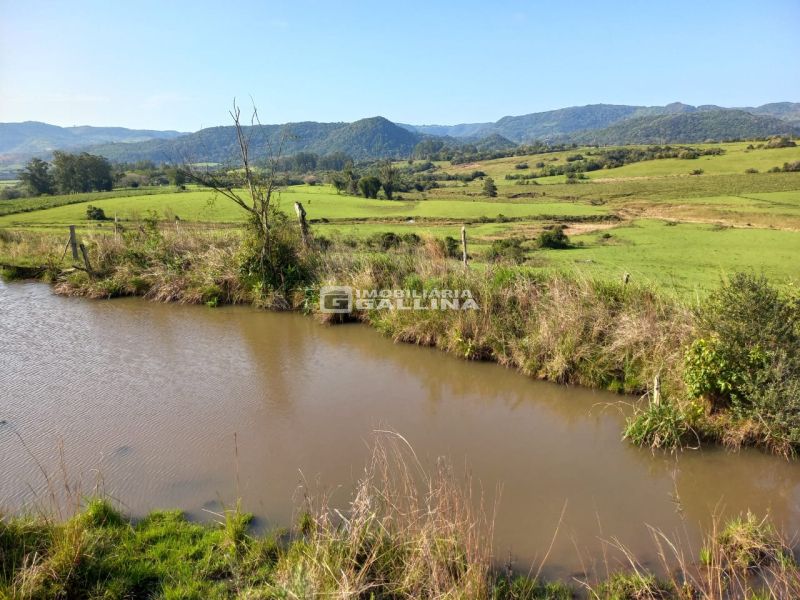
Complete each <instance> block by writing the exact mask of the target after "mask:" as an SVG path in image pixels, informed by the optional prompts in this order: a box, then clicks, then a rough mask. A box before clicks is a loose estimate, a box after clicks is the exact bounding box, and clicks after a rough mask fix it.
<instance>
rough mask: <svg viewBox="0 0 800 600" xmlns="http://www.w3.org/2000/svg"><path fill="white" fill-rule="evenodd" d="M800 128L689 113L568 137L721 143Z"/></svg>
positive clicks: (718, 113) (738, 115)
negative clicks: (709, 141) (712, 141)
mask: <svg viewBox="0 0 800 600" xmlns="http://www.w3.org/2000/svg"><path fill="white" fill-rule="evenodd" d="M798 134H800V128H798V127H797V126H796V125H793V124H792V123H789V122H787V121H783V120H781V119H777V118H775V117H767V116H759V115H753V114H750V113H747V112H744V111H741V110H707V111H697V112H689V113H678V114H669V115H660V116H655V117H636V118H632V119H627V120H625V121H622V122H620V123H616V124H614V125H611V126H610V127H606V128H605V129H601V130H597V131H586V132H583V133H578V134H575V135H573V136H571V137H570V139H572V140H573V141H575V142H578V143H582V144H602V145H620V144H663V143H675V142H703V141H706V140H714V141H722V140H732V139H753V138H763V137H768V136H771V135H798Z"/></svg>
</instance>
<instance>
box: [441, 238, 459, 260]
mask: <svg viewBox="0 0 800 600" xmlns="http://www.w3.org/2000/svg"><path fill="white" fill-rule="evenodd" d="M444 254H445V256H447V257H448V258H461V248H460V244H459V241H458V240H457V239H455V238H454V237H451V236H449V235H448V236H447V237H445V238H444Z"/></svg>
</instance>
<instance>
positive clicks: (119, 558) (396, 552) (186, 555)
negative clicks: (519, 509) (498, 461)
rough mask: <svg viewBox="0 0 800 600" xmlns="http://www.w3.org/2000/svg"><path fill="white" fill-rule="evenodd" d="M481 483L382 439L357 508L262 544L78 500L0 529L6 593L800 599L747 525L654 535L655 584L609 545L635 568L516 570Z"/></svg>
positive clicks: (796, 575) (767, 541) (236, 528)
mask: <svg viewBox="0 0 800 600" xmlns="http://www.w3.org/2000/svg"><path fill="white" fill-rule="evenodd" d="M476 487H477V486H473V485H472V484H471V482H470V481H469V479H465V478H463V477H460V476H458V475H457V474H456V473H455V472H454V470H453V469H452V467H451V466H450V465H449V464H448V463H447V462H446V461H443V460H440V461H439V462H438V463H437V464H436V465H435V466H434V467H433V468H432V469H426V468H424V466H423V465H421V464H420V463H419V462H418V461H417V458H416V456H415V454H414V452H413V450H412V449H411V448H410V446H408V445H407V444H406V442H405V440H404V439H403V438H402V437H401V436H399V435H397V434H391V433H387V432H380V433H378V434H376V439H375V442H374V445H373V451H372V454H371V456H370V458H369V460H368V462H367V464H366V467H365V469H364V472H363V475H362V476H361V478H360V479H359V481H358V482H357V483H356V484H355V486H354V490H353V493H352V495H351V499H350V502H349V503H348V504H347V505H344V506H341V507H334V506H331V505H330V503H329V501H328V499H327V497H326V496H324V495H314V494H313V493H311V492H309V491H308V490H305V493H304V494H300V495H299V497H300V498H301V499H300V501H299V503H298V505H297V518H296V524H295V526H294V527H292V528H290V529H288V530H281V531H275V532H273V533H271V534H268V535H261V536H256V535H251V534H250V533H249V529H248V523H249V521H250V516H249V515H247V514H246V513H243V512H242V511H241V509H240V507H239V506H238V505H237V506H235V507H233V508H231V509H230V510H226V511H224V512H222V513H220V514H218V515H217V522H216V523H214V524H211V525H202V524H195V523H190V522H188V521H187V520H186V519H185V518H184V517H183V515H182V514H181V513H180V512H178V511H172V512H156V513H151V514H150V515H148V516H146V517H144V518H143V519H140V520H137V521H132V520H130V519H129V518H127V517H125V516H123V515H122V514H121V513H120V512H119V511H117V510H116V509H115V508H114V507H113V505H112V503H111V502H109V501H107V500H103V499H99V498H94V499H88V500H82V501H77V500H76V501H75V504H74V505H73V510H74V515H73V516H71V517H68V518H65V519H62V518H58V517H54V516H53V515H54V514H55V512H54V511H50V512H48V511H47V510H42V511H40V512H38V513H35V514H32V515H31V516H8V515H7V516H5V517H2V518H0V597H2V598H9V599H14V600H16V599H20V600H21V599H52V598H119V599H122V598H125V599H139V598H197V599H207V598H220V599H221V598H237V599H245V598H247V599H255V598H270V599H272V598H341V599H361V598H372V599H376V600H384V599H385V600H390V599H391V600H396V599H398V598H400V599H408V600H412V599H414V600H417V599H420V600H422V599H445V598H463V599H470V600H472V599H475V600H483V599H485V600H506V599H507V600H525V599H531V600H532V599H554V600H555V599H559V600H560V599H566V598H573V597H585V598H596V599H604V600H641V599H675V600H684V599H698V600H712V599H713V600H722V599H737V600H738V599H741V600H751V599H754V598H765V599H766V598H774V599H790V598H797V597H798V595H800V571H798V566H797V563H796V561H795V559H794V557H793V555H792V553H791V550H790V548H789V542H790V541H791V540H786V539H785V538H783V537H782V536H781V535H779V533H778V532H777V531H776V530H775V529H774V527H773V526H772V525H771V524H770V523H769V521H768V520H766V519H760V518H757V517H755V516H753V515H751V514H745V515H742V516H740V517H738V518H735V519H733V520H731V521H729V522H728V523H726V524H725V525H720V524H718V523H715V525H714V526H713V527H712V529H711V530H710V531H708V532H707V533H706V535H705V536H704V539H703V543H702V545H701V547H700V548H691V547H689V546H688V545H686V544H680V543H677V542H675V541H673V540H670V539H669V538H668V537H667V536H665V535H664V534H662V533H661V532H659V531H654V532H653V544H654V545H655V548H656V550H657V553H658V556H659V557H660V562H661V564H660V565H659V566H658V568H659V572H660V573H662V574H666V575H662V576H660V577H658V576H656V575H654V574H653V573H652V572H650V571H648V570H647V569H646V568H645V567H643V566H642V565H641V564H640V563H639V562H638V561H637V559H636V557H635V556H633V555H632V554H630V553H628V552H626V551H625V549H624V548H623V547H621V546H619V545H618V544H617V545H615V546H614V548H615V549H616V550H621V551H622V554H623V556H624V558H625V560H626V561H627V565H625V564H624V562H623V563H615V566H614V567H607V569H608V572H607V573H605V574H602V575H599V576H594V577H591V578H590V577H577V576H576V577H575V578H574V579H573V580H571V581H566V582H556V581H550V582H547V581H543V580H542V579H541V578H540V577H539V575H540V573H541V570H542V567H543V566H544V562H542V563H541V564H537V565H531V566H530V567H529V568H528V567H526V570H525V573H524V574H517V573H514V572H513V571H512V570H510V569H509V568H506V567H503V566H502V565H500V564H499V563H498V561H497V560H496V557H494V556H493V554H492V552H493V550H492V519H491V518H490V517H488V516H487V515H488V514H489V513H490V512H491V510H490V509H489V507H486V506H485V504H484V503H483V500H482V498H481V496H479V495H476V493H475V491H474V490H475V488H476ZM71 491H72V492H74V490H71ZM70 497H72V498H76V496H75V495H74V493H73V494H72V496H70ZM553 526H554V528H555V531H556V535H558V526H557V524H553ZM794 541H795V542H796V540H794ZM542 551H543V556H544V561H545V562H546V559H547V553H546V549H542Z"/></svg>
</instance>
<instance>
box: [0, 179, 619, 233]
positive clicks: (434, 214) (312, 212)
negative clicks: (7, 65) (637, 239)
mask: <svg viewBox="0 0 800 600" xmlns="http://www.w3.org/2000/svg"><path fill="white" fill-rule="evenodd" d="M54 198H55V197H54ZM277 201H278V202H279V203H280V204H281V206H282V208H283V209H284V210H288V211H290V212H291V211H292V205H293V203H294V202H302V203H303V206H304V207H305V209H306V211H307V213H308V218H309V219H406V218H414V217H421V218H426V219H436V218H441V219H465V220H469V219H477V218H479V217H481V216H485V217H490V218H497V217H498V215H503V216H505V217H512V218H523V217H539V216H550V215H554V216H566V217H576V216H577V217H581V216H589V215H601V214H604V213H606V212H607V211H605V210H604V209H603V207H599V206H592V205H591V204H589V203H588V202H586V203H578V202H563V201H559V200H553V201H547V200H545V199H543V200H542V201H536V202H527V201H526V202H519V201H516V202H515V201H509V200H506V201H503V200H502V199H501V200H498V201H491V200H488V199H484V198H470V199H461V200H455V199H454V200H425V201H422V200H411V201H391V202H390V201H386V200H368V199H364V198H360V197H354V196H345V195H339V194H337V193H336V192H335V191H333V188H331V187H330V186H294V187H290V188H288V189H286V190H284V191H282V192H281V193H280V194H279V195H278V198H277ZM89 204H92V205H93V206H97V207H99V208H102V209H103V210H104V211H105V213H106V216H107V217H109V218H113V217H114V215H117V216H119V218H120V219H123V220H131V219H133V220H135V219H138V218H141V217H143V216H145V215H146V214H147V212H148V211H150V210H154V211H156V212H157V213H158V214H159V215H161V216H165V215H177V216H178V217H180V218H181V220H184V221H199V222H214V223H239V222H242V221H244V220H245V216H246V215H245V213H244V211H242V209H240V208H239V207H238V206H236V205H235V204H234V203H233V202H231V201H230V200H228V199H227V198H225V197H222V196H218V195H215V194H214V193H213V192H210V191H190V192H172V193H161V194H157V195H139V196H135V195H131V196H117V197H107V198H100V197H94V198H92V199H91V200H90V201H84V202H77V203H70V204H65V205H62V206H57V207H54V208H47V209H42V210H36V211H33V212H25V213H16V214H11V215H5V216H3V217H0V227H25V226H32V225H50V226H62V225H69V224H77V223H79V222H83V221H86V207H87V206H88V205H89Z"/></svg>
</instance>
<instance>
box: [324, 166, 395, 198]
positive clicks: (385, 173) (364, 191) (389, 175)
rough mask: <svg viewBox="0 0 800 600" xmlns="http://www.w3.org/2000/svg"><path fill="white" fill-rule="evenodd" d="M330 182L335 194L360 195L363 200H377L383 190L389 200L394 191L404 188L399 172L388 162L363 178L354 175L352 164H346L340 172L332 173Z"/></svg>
mask: <svg viewBox="0 0 800 600" xmlns="http://www.w3.org/2000/svg"><path fill="white" fill-rule="evenodd" d="M330 180H331V184H332V185H333V187H334V188H335V189H336V191H337V192H340V193H346V194H352V195H357V194H360V195H362V196H364V198H377V197H378V193H379V192H380V191H381V190H383V193H384V195H385V196H386V199H387V200H391V199H392V198H393V197H394V193H395V191H399V190H401V189H402V188H403V187H404V186H403V179H402V177H401V174H400V170H399V169H398V168H397V167H396V166H395V165H394V163H392V161H390V160H387V161H383V162H381V163H380V164H379V165H378V166H377V168H373V169H371V171H370V172H368V173H367V174H365V175H363V176H361V175H359V174H358V173H356V171H355V169H354V168H353V166H352V164H350V163H348V164H347V165H346V166H345V168H344V169H342V170H341V171H340V172H338V173H333V174H332V175H331V177H330Z"/></svg>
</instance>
